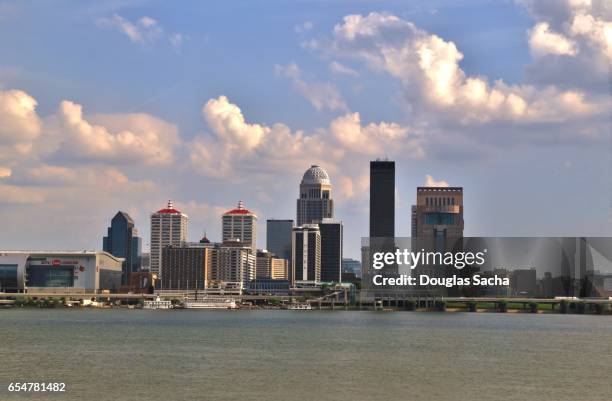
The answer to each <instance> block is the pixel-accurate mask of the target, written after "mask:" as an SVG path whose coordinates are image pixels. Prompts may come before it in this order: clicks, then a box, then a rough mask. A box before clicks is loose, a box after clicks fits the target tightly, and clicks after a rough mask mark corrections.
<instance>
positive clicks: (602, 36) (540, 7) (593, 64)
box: [516, 0, 612, 81]
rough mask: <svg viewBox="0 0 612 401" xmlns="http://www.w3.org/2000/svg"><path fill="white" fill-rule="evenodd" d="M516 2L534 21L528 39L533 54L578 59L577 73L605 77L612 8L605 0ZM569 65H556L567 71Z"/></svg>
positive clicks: (611, 57)
mask: <svg viewBox="0 0 612 401" xmlns="http://www.w3.org/2000/svg"><path fill="white" fill-rule="evenodd" d="M516 1H517V2H518V3H519V4H522V5H523V6H525V7H526V8H527V10H528V11H529V13H530V14H531V16H532V17H533V18H534V20H535V21H536V25H535V26H534V28H533V29H532V30H531V31H530V41H529V44H530V48H531V50H532V52H533V54H534V55H536V56H542V55H546V54H552V55H558V56H559V55H563V56H571V57H572V58H575V59H578V60H580V61H581V63H580V67H578V68H579V69H580V71H576V73H580V74H585V72H586V71H588V74H597V75H598V76H601V77H603V78H604V81H605V80H607V77H608V75H609V71H610V70H609V68H610V63H611V62H612V8H611V7H610V3H609V1H608V0H554V1H553V0H516ZM544 67H545V68H546V67H548V66H547V65H544ZM568 67H574V65H572V64H569V63H568V62H567V61H564V62H563V63H562V64H561V65H559V68H560V69H562V70H564V71H565V72H566V74H567V73H568V72H569V71H571V70H570V69H569V68H568ZM572 69H575V68H572Z"/></svg>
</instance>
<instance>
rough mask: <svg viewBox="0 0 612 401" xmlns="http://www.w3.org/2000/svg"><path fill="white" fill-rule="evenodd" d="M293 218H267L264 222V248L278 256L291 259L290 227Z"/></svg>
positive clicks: (291, 226)
mask: <svg viewBox="0 0 612 401" xmlns="http://www.w3.org/2000/svg"><path fill="white" fill-rule="evenodd" d="M292 228H293V220H274V219H268V221H267V222H266V249H267V250H268V251H270V252H272V253H274V254H275V255H276V256H277V257H278V258H281V259H286V260H289V261H290V260H291V229H292Z"/></svg>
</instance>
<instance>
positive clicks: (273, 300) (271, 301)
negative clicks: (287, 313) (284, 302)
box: [268, 298, 281, 306]
mask: <svg viewBox="0 0 612 401" xmlns="http://www.w3.org/2000/svg"><path fill="white" fill-rule="evenodd" d="M280 303H281V300H280V299H278V298H270V299H268V304H270V305H274V306H276V305H280Z"/></svg>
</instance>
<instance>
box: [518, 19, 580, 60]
mask: <svg viewBox="0 0 612 401" xmlns="http://www.w3.org/2000/svg"><path fill="white" fill-rule="evenodd" d="M529 48H530V49H531V51H532V53H533V54H534V55H536V56H543V55H546V54H554V55H566V56H574V55H576V53H577V49H576V44H575V43H574V42H573V41H572V40H570V39H568V38H567V37H565V36H563V35H561V34H558V33H554V32H551V31H550V26H549V25H548V23H546V22H540V23H538V24H537V25H536V26H534V27H533V29H531V31H529Z"/></svg>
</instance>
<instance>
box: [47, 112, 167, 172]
mask: <svg viewBox="0 0 612 401" xmlns="http://www.w3.org/2000/svg"><path fill="white" fill-rule="evenodd" d="M91 120H93V121H90V120H89V119H87V118H86V117H84V116H83V107H82V106H81V105H79V104H77V103H74V102H71V101H68V100H64V101H62V102H61V103H60V108H59V111H58V113H57V115H56V116H53V117H52V118H50V119H49V122H48V125H47V126H48V128H49V131H50V134H52V135H53V139H54V140H55V142H56V143H55V154H56V155H58V156H61V157H62V158H64V159H81V160H93V161H108V162H120V163H128V164H130V163H131V164H148V165H161V164H168V163H170V162H171V161H172V160H173V148H174V146H175V145H176V144H177V143H178V134H177V129H176V127H175V126H174V125H172V124H169V123H167V122H165V121H163V120H161V119H159V118H157V117H154V116H151V115H149V114H144V113H138V114H109V115H96V116H92V117H91ZM96 122H97V124H96Z"/></svg>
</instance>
